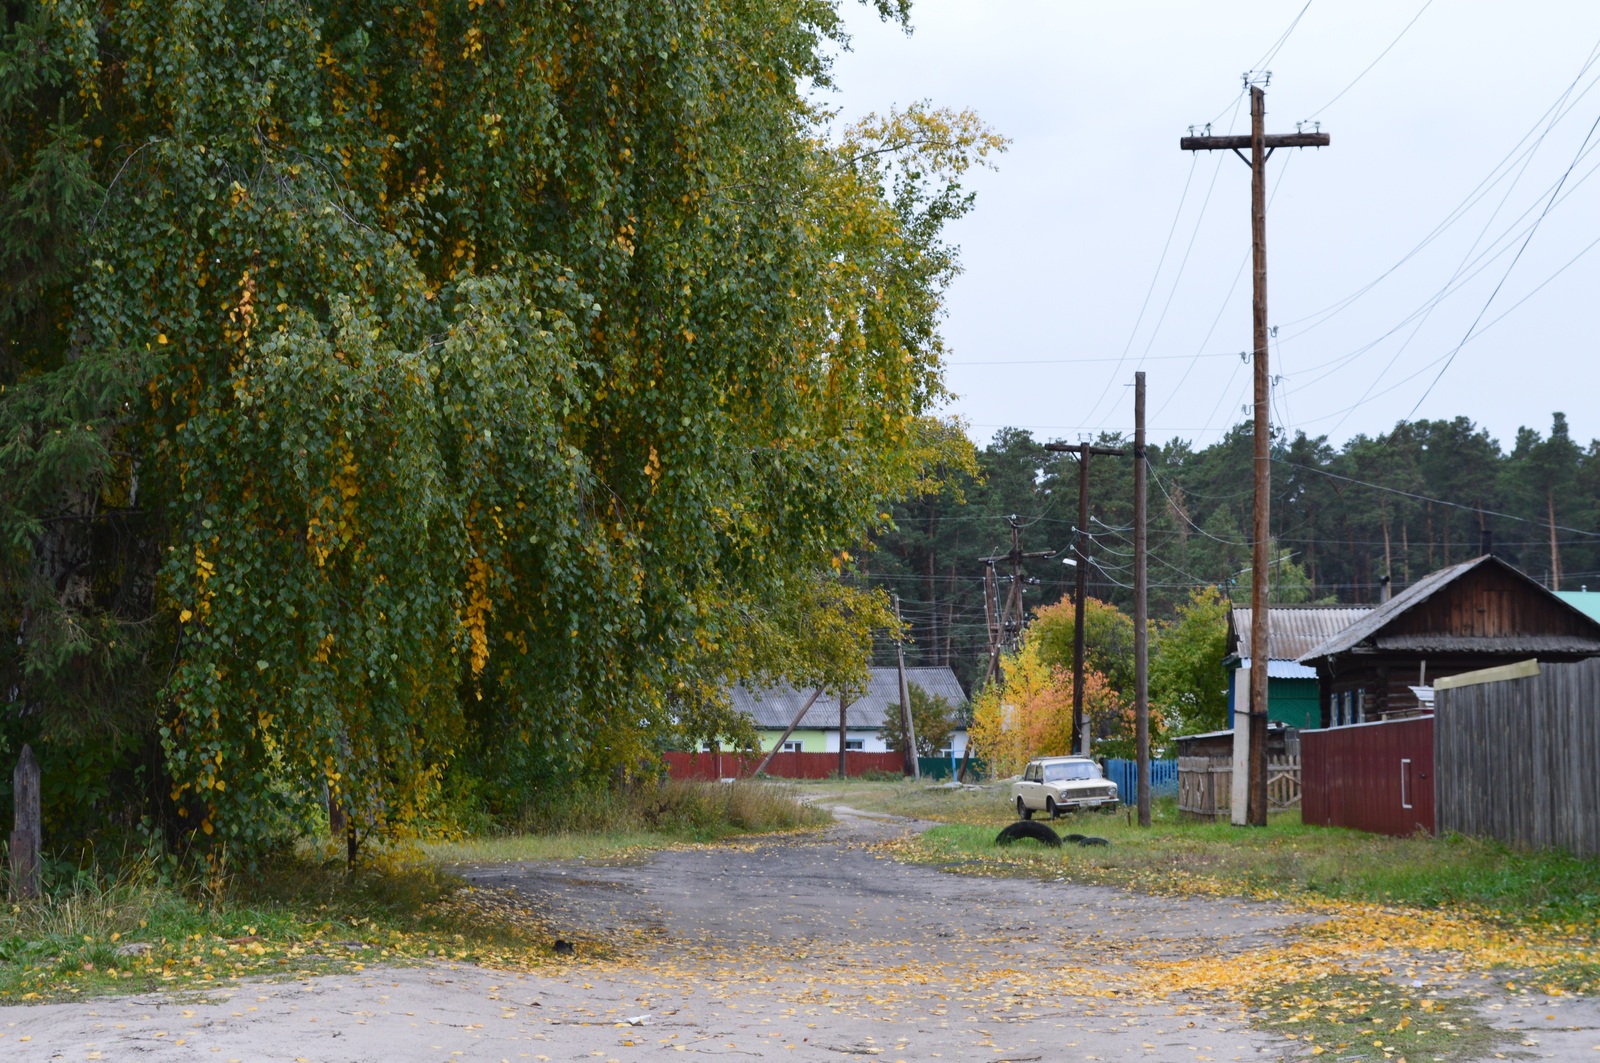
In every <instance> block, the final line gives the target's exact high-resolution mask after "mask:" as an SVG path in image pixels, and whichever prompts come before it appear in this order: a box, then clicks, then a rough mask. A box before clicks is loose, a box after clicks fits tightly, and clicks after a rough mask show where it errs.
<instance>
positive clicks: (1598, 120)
mask: <svg viewBox="0 0 1600 1063" xmlns="http://www.w3.org/2000/svg"><path fill="white" fill-rule="evenodd" d="M1596 129H1600V115H1597V116H1596V117H1595V120H1594V124H1593V125H1591V126H1590V127H1589V132H1588V133H1586V134H1585V135H1584V138H1583V143H1582V144H1580V145H1579V146H1578V153H1577V154H1576V155H1574V156H1573V157H1572V162H1570V163H1569V164H1568V165H1567V170H1566V172H1565V173H1563V174H1562V175H1561V180H1560V181H1558V182H1556V191H1555V192H1553V193H1551V197H1550V201H1549V202H1548V203H1546V204H1545V207H1544V210H1542V211H1541V212H1540V213H1539V218H1538V220H1537V221H1535V222H1534V223H1533V227H1532V228H1531V229H1529V230H1528V236H1527V238H1526V239H1524V240H1523V241H1522V246H1521V247H1519V248H1517V253H1516V256H1515V257H1513V258H1512V259H1511V262H1510V264H1509V265H1507V266H1506V272H1505V275H1504V276H1502V277H1501V278H1500V283H1498V284H1496V285H1495V286H1494V291H1492V292H1490V293H1489V298H1488V299H1485V300H1484V303H1483V309H1482V310H1479V311H1478V316H1477V317H1475V318H1473V319H1472V324H1471V325H1468V326H1467V331H1466V334H1465V335H1464V336H1462V337H1461V342H1460V343H1458V344H1456V345H1455V349H1454V350H1452V351H1451V352H1450V356H1449V357H1448V358H1446V359H1445V363H1444V365H1443V367H1441V368H1440V370H1439V375H1438V376H1436V377H1434V378H1433V383H1431V384H1429V385H1428V389H1427V390H1426V391H1424V392H1423V393H1422V398H1419V399H1418V400H1417V403H1416V405H1415V406H1413V407H1411V413H1408V414H1406V420H1408V421H1409V420H1410V419H1411V417H1412V415H1413V414H1415V413H1416V412H1417V409H1418V407H1420V406H1421V405H1422V404H1423V402H1424V401H1425V400H1426V399H1427V397H1428V396H1429V395H1431V394H1433V389H1434V387H1435V386H1436V385H1438V383H1439V381H1440V380H1442V379H1444V375H1445V373H1446V372H1447V371H1448V370H1449V369H1450V366H1451V364H1452V363H1454V362H1455V360H1456V354H1457V353H1459V352H1460V350H1461V348H1463V347H1465V346H1466V345H1467V341H1468V340H1470V339H1471V338H1472V330H1473V329H1475V328H1477V327H1478V322H1480V321H1482V320H1483V315H1484V314H1486V313H1488V312H1489V304H1491V303H1493V302H1494V297H1495V296H1497V295H1499V294H1500V289H1501V288H1502V287H1504V286H1505V283H1506V281H1507V280H1508V279H1510V277H1511V271H1512V270H1514V269H1516V268H1517V262H1518V261H1519V260H1521V258H1522V253H1523V252H1524V251H1526V250H1527V249H1528V244H1529V243H1531V242H1532V241H1533V234H1534V233H1536V232H1538V231H1539V225H1540V223H1541V222H1543V221H1544V219H1545V216H1546V215H1548V214H1549V213H1550V208H1551V207H1553V206H1555V204H1556V199H1555V197H1556V194H1557V193H1559V192H1560V191H1561V186H1562V185H1564V184H1566V182H1567V178H1568V177H1570V176H1571V175H1572V170H1573V167H1575V166H1577V165H1578V160H1579V159H1581V158H1583V154H1584V149H1585V148H1587V147H1588V146H1589V140H1590V138H1591V137H1593V136H1594V131H1595V130H1596Z"/></svg>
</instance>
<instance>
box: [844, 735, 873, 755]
mask: <svg viewBox="0 0 1600 1063" xmlns="http://www.w3.org/2000/svg"><path fill="white" fill-rule="evenodd" d="M844 748H845V749H847V750H854V751H855V752H857V753H860V752H861V751H862V750H864V749H866V748H867V740H866V739H864V738H846V739H845V740H844Z"/></svg>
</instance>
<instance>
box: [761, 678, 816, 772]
mask: <svg viewBox="0 0 1600 1063" xmlns="http://www.w3.org/2000/svg"><path fill="white" fill-rule="evenodd" d="M820 697H822V688H821V687H818V688H817V689H816V690H814V691H812V692H811V696H810V697H809V698H807V699H806V703H805V704H804V705H802V706H800V711H799V712H797V713H795V714H794V719H792V720H790V721H789V726H788V727H786V728H784V732H783V734H782V735H780V736H779V738H778V740H777V741H776V742H774V743H772V748H771V749H769V750H767V755H766V756H764V757H762V758H761V763H760V764H757V765H756V770H755V772H754V774H756V775H760V774H761V773H762V772H764V771H766V770H767V765H768V764H771V763H772V758H773V757H774V756H776V755H777V752H778V750H780V749H782V748H783V744H784V743H785V742H787V741H788V740H789V736H790V735H792V734H794V729H795V728H796V727H799V726H800V721H801V720H803V719H804V718H805V715H806V713H808V712H810V711H811V706H813V705H815V704H816V703H817V699H818V698H820Z"/></svg>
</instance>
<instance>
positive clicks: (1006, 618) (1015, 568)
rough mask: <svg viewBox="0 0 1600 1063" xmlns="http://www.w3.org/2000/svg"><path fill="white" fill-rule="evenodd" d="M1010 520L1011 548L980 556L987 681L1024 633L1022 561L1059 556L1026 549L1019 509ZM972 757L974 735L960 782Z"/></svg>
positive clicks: (994, 677)
mask: <svg viewBox="0 0 1600 1063" xmlns="http://www.w3.org/2000/svg"><path fill="white" fill-rule="evenodd" d="M1006 523H1007V524H1009V525H1010V526H1011V549H1010V550H1009V551H1007V552H1006V553H1003V554H994V555H993V556H990V557H980V558H979V559H978V560H979V561H982V562H983V564H984V571H983V607H984V619H985V620H986V621H987V624H988V629H989V666H988V668H987V669H986V670H985V671H984V673H983V681H984V682H985V683H998V682H999V681H1000V680H1001V678H1002V675H1001V669H1000V653H1001V651H1002V650H1004V649H1005V648H1006V646H1008V645H1010V644H1011V643H1012V642H1014V641H1015V640H1016V639H1017V637H1019V636H1020V635H1021V633H1022V622H1023V619H1024V617H1023V601H1022V580H1023V576H1022V563H1023V562H1024V561H1029V560H1032V559H1034V558H1041V557H1055V556H1056V552H1055V551H1054V550H1023V549H1022V524H1021V522H1020V521H1018V520H1017V515H1016V514H1015V513H1013V514H1012V515H1011V516H1009V517H1007V518H1006ZM1002 562H1004V563H1006V564H1009V565H1010V566H1011V589H1010V591H1009V592H1008V593H1007V594H1006V600H1005V604H1004V605H1002V604H1001V603H1000V588H999V586H998V581H997V580H996V577H995V566H996V565H997V564H1000V563H1002ZM971 760H972V738H971V737H970V736H969V737H968V738H967V746H966V749H964V750H963V751H962V754H961V767H960V769H959V770H958V771H957V772H956V781H957V782H966V781H967V764H968V763H969V762H970V761H971Z"/></svg>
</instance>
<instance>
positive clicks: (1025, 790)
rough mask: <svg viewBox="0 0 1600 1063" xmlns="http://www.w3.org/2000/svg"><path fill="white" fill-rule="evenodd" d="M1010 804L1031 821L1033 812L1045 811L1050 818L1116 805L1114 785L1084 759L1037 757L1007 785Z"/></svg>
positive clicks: (1098, 768)
mask: <svg viewBox="0 0 1600 1063" xmlns="http://www.w3.org/2000/svg"><path fill="white" fill-rule="evenodd" d="M1011 802H1012V804H1014V805H1016V806H1017V815H1018V816H1020V817H1022V818H1023V819H1032V818H1033V814H1034V813H1035V812H1048V813H1050V818H1051V819H1054V818H1056V817H1057V816H1059V815H1060V814H1061V813H1063V812H1071V811H1075V810H1076V809H1080V808H1101V807H1104V806H1106V805H1114V804H1116V803H1117V784H1116V783H1114V782H1112V781H1111V780H1110V779H1107V778H1106V777H1105V776H1104V775H1102V774H1101V773H1100V765H1098V764H1096V763H1095V762H1094V761H1092V760H1090V759H1089V758H1088V757H1040V758H1038V759H1037V760H1030V761H1029V762H1028V767H1027V769H1026V770H1024V771H1023V773H1022V777H1021V778H1020V779H1018V780H1017V781H1016V782H1014V783H1012V784H1011Z"/></svg>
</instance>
